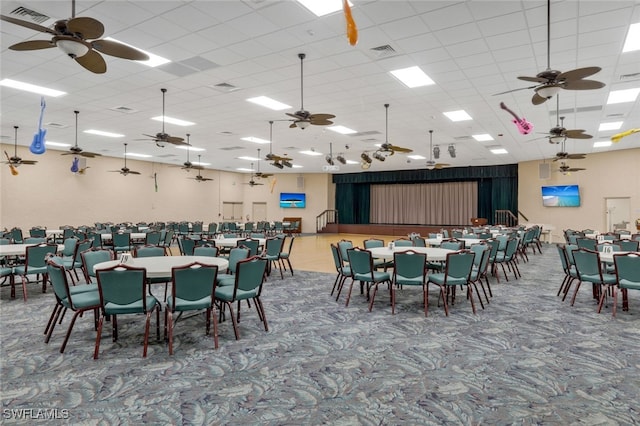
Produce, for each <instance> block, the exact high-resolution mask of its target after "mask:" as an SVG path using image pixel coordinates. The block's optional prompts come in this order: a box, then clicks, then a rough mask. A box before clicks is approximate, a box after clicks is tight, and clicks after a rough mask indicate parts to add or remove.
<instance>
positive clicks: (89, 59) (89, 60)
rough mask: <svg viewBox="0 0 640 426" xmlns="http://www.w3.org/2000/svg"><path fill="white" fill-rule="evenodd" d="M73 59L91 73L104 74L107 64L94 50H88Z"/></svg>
mask: <svg viewBox="0 0 640 426" xmlns="http://www.w3.org/2000/svg"><path fill="white" fill-rule="evenodd" d="M74 59H75V60H76V62H77V63H79V64H80V65H82V66H83V67H85V68H86V69H88V70H89V71H91V72H93V73H96V74H104V73H105V72H106V71H107V64H106V62H105V61H104V58H103V57H102V56H101V55H100V54H99V53H98V52H96V51H95V50H89V51H88V52H87V53H86V54H85V55H83V56H81V57H79V58H74Z"/></svg>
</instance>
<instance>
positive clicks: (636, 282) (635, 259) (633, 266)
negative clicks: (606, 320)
mask: <svg viewBox="0 0 640 426" xmlns="http://www.w3.org/2000/svg"><path fill="white" fill-rule="evenodd" d="M613 263H614V265H615V270H616V281H617V286H613V316H614V317H615V316H616V305H617V290H618V289H619V290H620V291H621V292H622V310H623V311H628V310H629V297H628V294H627V292H628V290H640V254H639V253H617V254H614V255H613Z"/></svg>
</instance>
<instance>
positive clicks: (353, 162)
mask: <svg viewBox="0 0 640 426" xmlns="http://www.w3.org/2000/svg"><path fill="white" fill-rule="evenodd" d="M347 164H360V163H359V162H358V161H353V160H347Z"/></svg>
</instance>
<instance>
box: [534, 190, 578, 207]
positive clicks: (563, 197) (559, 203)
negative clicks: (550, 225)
mask: <svg viewBox="0 0 640 426" xmlns="http://www.w3.org/2000/svg"><path fill="white" fill-rule="evenodd" d="M542 205H543V206H545V207H579V206H580V188H578V185H554V186H543V187H542Z"/></svg>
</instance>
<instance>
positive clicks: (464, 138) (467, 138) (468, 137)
mask: <svg viewBox="0 0 640 426" xmlns="http://www.w3.org/2000/svg"><path fill="white" fill-rule="evenodd" d="M471 139H472V138H471V136H454V137H453V140H454V141H468V140H471Z"/></svg>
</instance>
